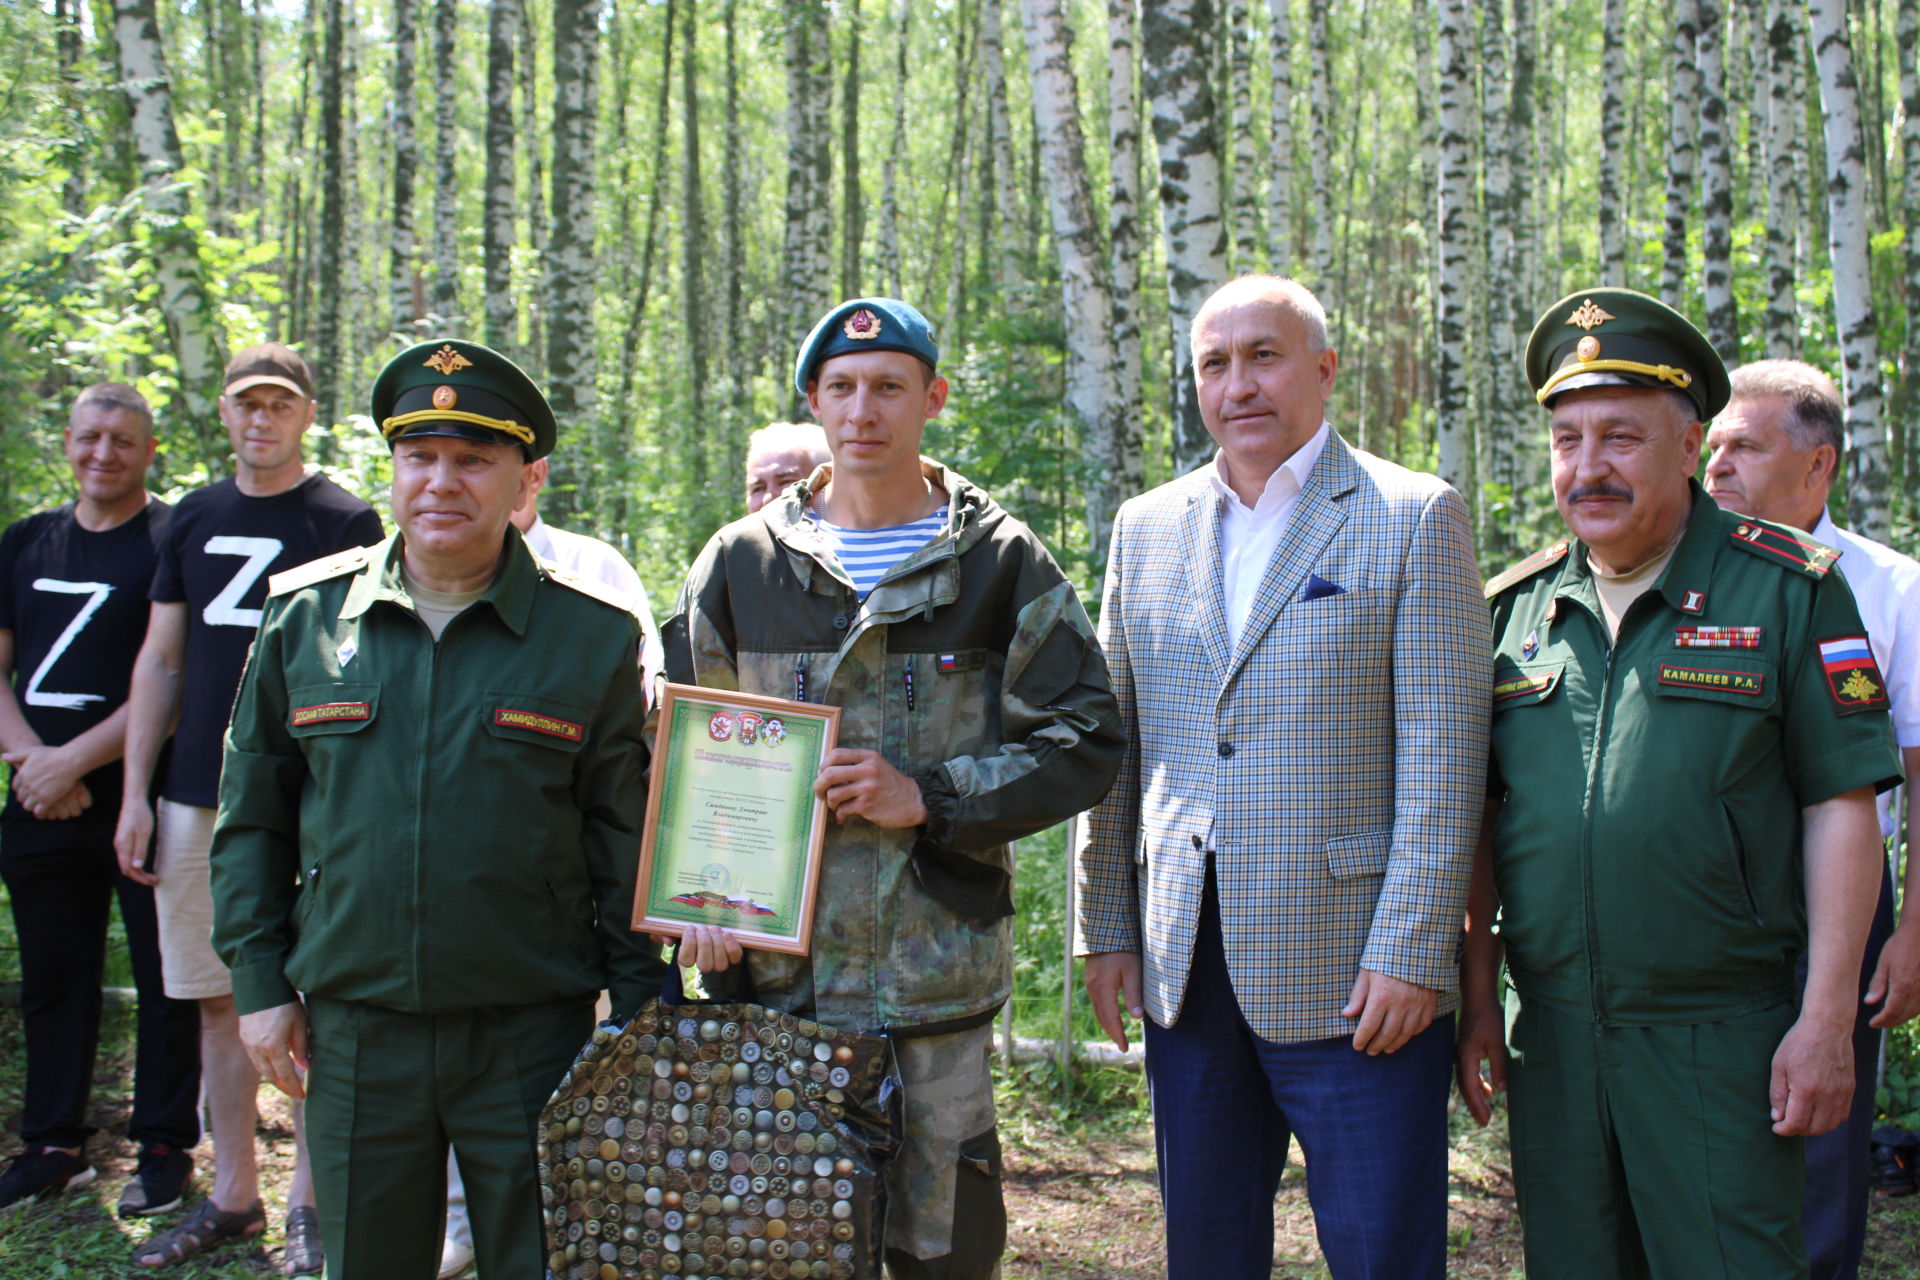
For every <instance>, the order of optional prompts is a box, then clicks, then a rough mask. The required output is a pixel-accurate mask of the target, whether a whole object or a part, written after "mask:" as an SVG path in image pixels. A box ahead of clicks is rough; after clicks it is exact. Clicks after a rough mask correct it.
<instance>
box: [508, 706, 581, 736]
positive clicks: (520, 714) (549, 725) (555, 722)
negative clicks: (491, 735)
mask: <svg viewBox="0 0 1920 1280" xmlns="http://www.w3.org/2000/svg"><path fill="white" fill-rule="evenodd" d="M493 722H494V723H495V724H498V725H505V726H506V727H508V728H510V729H531V730H533V731H534V732H535V733H544V734H549V735H551V736H552V737H555V738H565V739H566V740H567V741H568V742H578V741H580V739H581V737H582V736H583V735H584V734H585V733H586V730H585V729H583V728H581V727H580V726H579V725H577V724H575V723H574V722H573V721H571V720H561V719H559V718H558V717H555V716H543V715H541V714H540V713H539V712H538V711H515V710H513V709H512V708H511V707H500V708H498V709H496V710H495V711H494V713H493Z"/></svg>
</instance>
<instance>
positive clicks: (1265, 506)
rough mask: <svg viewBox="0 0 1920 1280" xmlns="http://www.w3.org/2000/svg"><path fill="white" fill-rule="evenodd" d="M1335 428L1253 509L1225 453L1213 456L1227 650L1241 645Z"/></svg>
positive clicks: (1296, 457)
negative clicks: (1232, 478) (1234, 481)
mask: <svg viewBox="0 0 1920 1280" xmlns="http://www.w3.org/2000/svg"><path fill="white" fill-rule="evenodd" d="M1331 430H1332V428H1331V427H1329V426H1328V425H1327V424H1326V423H1325V422H1322V423H1321V424H1320V429H1319V430H1318V431H1316V432H1314V433H1313V435H1312V437H1311V438H1309V439H1308V441H1307V442H1306V443H1305V444H1303V445H1301V446H1300V447H1299V448H1298V449H1295V450H1294V451H1293V455H1292V456H1291V457H1289V458H1288V459H1287V460H1286V461H1285V462H1283V463H1281V464H1280V465H1279V466H1278V467H1276V468H1275V469H1274V472H1273V474H1272V475H1270V476H1268V477H1267V487H1266V488H1265V489H1263V490H1261V493H1260V497H1259V499H1258V500H1257V501H1255V503H1254V504H1253V505H1252V506H1251V507H1249V506H1248V505H1247V504H1246V503H1244V502H1242V501H1240V495H1238V494H1236V493H1235V492H1234V491H1233V487H1232V486H1231V485H1229V484H1228V483H1227V459H1226V455H1225V454H1224V453H1216V454H1214V456H1213V471H1212V472H1211V473H1210V474H1209V475H1208V476H1207V479H1208V480H1209V481H1211V482H1212V484H1213V489H1214V492H1215V493H1216V494H1218V495H1219V496H1220V500H1221V501H1220V586H1221V596H1222V599H1223V600H1224V601H1225V603H1226V606H1227V647H1228V648H1229V649H1232V648H1235V647H1236V646H1238V645H1239V643H1240V631H1241V629H1242V628H1243V627H1245V626H1246V625H1247V614H1248V612H1249V611H1250V610H1251V609H1252V608H1253V597H1254V595H1255V594H1256V593H1258V591H1259V590H1260V580H1261V579H1262V578H1264V577H1266V576H1267V566H1268V565H1270V564H1272V563H1273V553H1274V551H1275V550H1276V549H1277V548H1278V547H1279V546H1280V539H1282V538H1284V537H1286V536H1287V526H1288V525H1289V524H1291V523H1292V522H1293V509H1294V508H1295V507H1296V506H1298V505H1299V504H1300V490H1301V488H1302V487H1303V486H1305V484H1306V483H1307V476H1308V475H1310V474H1311V473H1312V471H1313V464H1314V463H1316V462H1318V461H1320V452H1321V450H1323V449H1325V448H1326V447H1327V434H1328V433H1329V432H1330V431H1331Z"/></svg>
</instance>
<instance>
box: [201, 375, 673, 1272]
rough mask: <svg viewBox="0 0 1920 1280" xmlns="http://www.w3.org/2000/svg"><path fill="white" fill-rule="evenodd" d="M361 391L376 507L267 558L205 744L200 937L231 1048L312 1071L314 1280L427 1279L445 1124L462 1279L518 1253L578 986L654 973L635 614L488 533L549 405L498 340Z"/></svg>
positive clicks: (576, 1044)
mask: <svg viewBox="0 0 1920 1280" xmlns="http://www.w3.org/2000/svg"><path fill="white" fill-rule="evenodd" d="M373 417H374V421H376V422H378V423H379V424H380V425H381V428H382V430H383V431H384V432H385V434H386V436H387V438H388V440H389V441H390V442H391V443H392V447H393V521H394V524H395V526H396V528H397V532H396V533H395V534H394V535H393V536H392V537H390V538H389V539H387V541H386V542H384V543H382V544H380V545H377V546H374V547H369V548H364V549H361V550H356V551H351V552H346V553H343V554H341V555H338V556H335V557H332V558H330V559H326V560H321V561H316V562H314V563H312V564H309V565H306V566H303V567H301V568H299V569H295V570H291V571H289V572H287V573H284V574H281V575H279V576H278V577H276V578H275V580H274V583H273V591H272V594H271V596H270V598H269V602H268V605H267V610H266V617H265V620H264V621H263V622H262V623H261V627H260V633H259V636H258V638H257V639H256V640H255V642H254V648H253V654H252V657H251V658H250V659H249V661H248V665H247V672H246V676H245V677H244V679H243V681H242V683H241V687H240V696H239V701H238V703H237V704H236V706H235V709H234V714H233V723H232V727H231V729H230V731H229V734H228V738H227V749H226V760H225V764H224V769H223V772H222V775H221V785H220V809H219V817H218V819H217V822H216V826H215V832H214V843H213V890H214V906H215V915H214V943H215V946H216V947H217V949H218V950H219V952H220V954H221V956H222V958H223V959H225V961H226V962H227V964H228V965H230V966H231V967H232V969H233V977H234V995H235V998H236V999H237V1000H238V1002H239V1008H240V1012H241V1015H242V1017H241V1035H242V1039H243V1040H244V1041H245V1043H246V1045H247V1049H248V1052H249V1053H250V1055H251V1056H252V1057H253V1059H254V1061H255V1062H256V1064H257V1065H258V1066H259V1067H260V1070H261V1072H262V1074H264V1075H266V1076H268V1077H269V1078H271V1079H272V1080H273V1081H274V1083H275V1084H277V1085H279V1086H280V1087H281V1088H282V1089H284V1090H286V1091H287V1092H288V1093H289V1094H291V1095H293V1096H296V1097H298V1096H300V1095H301V1093H302V1092H303V1091H304V1092H305V1093H306V1095H307V1099H308V1101H307V1126H308V1134H309V1137H310V1141H311V1144H312V1150H313V1160H314V1181H315V1184H316V1187H317V1191H318V1201H319V1210H320V1218H321V1224H322V1231H323V1233H324V1235H325V1238H326V1241H327V1262H328V1270H329V1274H330V1275H332V1276H333V1277H334V1280H369V1278H374V1277H396V1278H404V1280H417V1278H419V1277H427V1276H431V1275H433V1274H434V1272H435V1269H436V1267H437V1264H438V1261H439V1258H440V1222H441V1214H442V1212H443V1211H444V1209H445V1207H446V1189H445V1173H446V1153H447V1147H448V1144H449V1143H451V1145H452V1147H453V1150H454V1153H455V1155H456V1157H457V1158H458V1160H459V1165H460V1172H461V1176H462V1178H463V1180H464V1181H465V1183H466V1187H467V1196H468V1199H469V1202H470V1203H471V1205H472V1207H473V1222H474V1233H475V1237H476V1239H475V1246H476V1253H477V1254H478V1257H479V1262H480V1270H481V1274H482V1275H489V1276H502V1277H525V1276H538V1275H540V1274H541V1267H542V1259H543V1256H544V1251H543V1249H542V1245H541V1227H540V1197H539V1191H538V1186H537V1181H536V1164H535V1155H534V1126H535V1122H536V1119H537V1116H538V1114H539V1111H540V1108H541V1106H542V1105H543V1104H544V1103H545V1101H546V1099H547V1097H548V1095H549V1094H550V1093H551V1092H552V1090H553V1088H554V1086H555V1085H556V1084H558V1083H559V1081H560V1079H561V1077H562V1076H563V1075H564V1074H565V1072H566V1069H567V1067H568V1065H569V1063H570V1062H571V1060H572V1058H573V1056H574V1054H575V1053H576V1052H577V1051H578V1049H579V1048H580V1046H581V1045H582V1044H583V1043H584V1042H585V1041H586V1039H587V1037H588V1035H589V1033H590V1032H591V1030H592V1021H593V1003H594V997H595V994H596V993H597V992H598V991H599V990H600V989H601V988H603V987H604V988H607V989H608V990H609V991H610V993H611V996H612V1001H613V1008H614V1012H615V1013H616V1014H617V1015H622V1016H624V1015H628V1014H631V1013H632V1012H633V1011H634V1010H635V1009H636V1008H637V1007H638V1006H639V1004H640V1003H641V1002H642V1001H643V1000H644V999H645V997H646V996H647V995H648V994H649V993H650V991H651V989H652V988H653V987H654V986H655V985H657V982H658V979H659V977H660V976H661V973H662V969H661V966H660V964H659V961H658V960H657V958H656V957H655V956H654V955H652V954H651V953H650V951H649V950H648V949H647V948H646V946H645V944H644V943H643V942H642V940H641V939H640V938H639V936H638V935H635V934H632V933H630V932H629V931H628V929H627V916H628V912H629V911H630V908H631V902H632V884H631V868H632V866H633V865H634V862H635V855H636V850H637V848H638V842H639V831H640V822H641V818H642V811H643V809H644V805H645V788H644V786H643V785H642V776H643V774H644V770H645V762H646V757H645V746H644V744H643V739H642V737H641V731H642V725H643V720H644V711H643V706H642V701H641V690H640V675H639V669H638V666H637V665H636V663H635V660H634V655H635V654H636V652H637V650H638V645H639V639H640V629H639V623H638V621H637V620H636V618H635V617H634V615H633V614H632V613H631V612H630V611H629V610H628V609H627V608H626V607H625V606H624V605H623V604H622V603H621V602H619V601H618V600H616V599H614V598H613V597H612V596H611V594H610V593H608V592H606V591H605V590H604V589H603V588H601V587H599V586H597V585H595V584H591V583H587V582H584V581H578V580H574V579H570V578H565V577H559V576H555V575H554V574H552V573H550V572H548V571H547V570H544V569H542V568H541V567H540V566H539V565H538V564H537V563H536V561H535V560H534V558H533V556H532V555H530V554H529V553H528V551H527V549H526V545H525V544H524V542H523V541H522V540H521V538H520V535H519V533H517V532H516V531H514V530H513V529H511V528H510V527H509V524H508V517H509V516H510V515H511V513H512V511H513V509H514V506H515V505H516V503H517V502H518V500H519V499H520V498H521V497H522V496H524V494H525V493H526V490H527V484H528V480H527V470H528V464H529V463H531V462H532V461H533V460H534V459H537V458H540V457H544V456H545V455H546V454H547V452H548V451H549V450H550V449H551V448H552V447H553V443H554V435H555V428H554V421H553V415H552V413H551V411H550V410H549V409H548V407H547V404H546V401H545V400H544V398H542V396H541V395H540V392H539V390H538V388H536V387H535V386H534V385H533V383H532V382H530V381H529V380H528V379H527V377H526V375H524V374H523V373H521V372H520V370H518V369H517V368H515V367H514V366H513V365H512V364H511V363H509V362H508V361H507V360H506V359H504V358H503V357H501V356H499V355H497V354H495V353H494V352H492V351H489V350H487V349H486V348H484V347H481V346H479V345H477V344H474V343H467V342H433V343H426V344H423V345H421V346H418V347H415V348H413V349H412V350H410V351H407V352H404V353H402V354H401V355H399V356H398V357H396V358H395V359H394V361H393V362H392V363H391V364H389V365H388V366H387V368H386V370H385V371H384V372H383V373H382V374H381V375H380V378H379V380H378V381H377V382H376V383H375V384H374V390H373ZM309 1062H310V1063H311V1071H310V1072H308V1067H309ZM303 1073H305V1080H304V1084H303V1080H302V1076H303Z"/></svg>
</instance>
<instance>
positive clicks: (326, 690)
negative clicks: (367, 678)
mask: <svg viewBox="0 0 1920 1280" xmlns="http://www.w3.org/2000/svg"><path fill="white" fill-rule="evenodd" d="M379 711H380V686H379V685H377V684H319V685H304V686H302V687H300V688H298V689H289V690H287V731H288V732H290V733H291V734H293V736H294V737H296V738H300V739H308V738H319V737H324V736H328V735H331V734H339V733H359V732H361V731H363V730H365V729H366V728H367V727H368V726H369V725H371V724H372V723H373V721H374V717H375V716H377V715H378V714H379Z"/></svg>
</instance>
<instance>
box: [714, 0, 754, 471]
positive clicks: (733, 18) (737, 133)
mask: <svg viewBox="0 0 1920 1280" xmlns="http://www.w3.org/2000/svg"><path fill="white" fill-rule="evenodd" d="M737 9H738V5H737V3H736V0H727V7H726V13H725V19H724V21H725V28H726V42H727V131H726V147H727V162H726V167H725V168H724V169H723V170H722V172H721V188H720V190H721V197H720V219H721V222H720V235H721V241H720V243H721V250H722V252H723V253H724V254H725V257H726V272H727V295H726V341H727V381H728V395H727V403H728V406H729V408H730V409H732V410H733V411H734V413H735V414H740V413H744V412H745V410H746V409H747V407H748V402H747V378H748V352H747V344H746V306H745V293H746V291H745V289H744V288H743V286H742V280H743V278H744V277H745V275H746V271H747V262H746V242H745V238H744V237H743V236H742V234H741V227H740V211H741V208H742V207H743V206H744V205H745V204H746V201H747V191H746V182H745V181H744V176H743V174H742V172H741V171H742V169H743V168H744V167H745V162H744V159H743V157H744V154H745V149H746V148H745V140H744V138H743V136H742V134H741V130H740V50H739V44H740V38H739V15H738V13H737ZM733 425H734V427H735V428H736V429H735V430H733V431H729V432H728V433H727V449H726V454H727V470H726V474H727V475H730V476H737V475H739V474H740V471H741V467H742V466H743V464H744V459H743V456H742V455H743V454H744V452H745V449H746V444H745V441H744V440H742V439H741V433H740V431H739V430H738V429H737V428H738V427H739V426H740V423H739V421H738V420H737V419H736V420H735V421H734V423H733Z"/></svg>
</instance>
